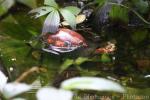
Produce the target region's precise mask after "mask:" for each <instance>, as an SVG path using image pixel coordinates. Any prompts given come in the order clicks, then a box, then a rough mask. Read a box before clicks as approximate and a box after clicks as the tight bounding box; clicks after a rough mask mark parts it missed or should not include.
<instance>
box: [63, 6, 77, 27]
mask: <svg viewBox="0 0 150 100" xmlns="http://www.w3.org/2000/svg"><path fill="white" fill-rule="evenodd" d="M60 13H61V14H62V16H63V17H64V20H66V21H67V23H69V25H70V26H71V27H72V28H73V29H75V28H76V18H75V16H74V14H72V13H71V12H70V11H69V10H67V9H60Z"/></svg>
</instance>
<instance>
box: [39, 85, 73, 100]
mask: <svg viewBox="0 0 150 100" xmlns="http://www.w3.org/2000/svg"><path fill="white" fill-rule="evenodd" d="M36 97H37V100H72V97H73V93H72V92H71V91H66V90H61V89H55V88H52V87H47V88H42V89H40V90H39V91H38V92H37V94H36Z"/></svg>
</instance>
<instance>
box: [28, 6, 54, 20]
mask: <svg viewBox="0 0 150 100" xmlns="http://www.w3.org/2000/svg"><path fill="white" fill-rule="evenodd" d="M54 10H55V9H54V8H53V7H46V6H45V7H39V8H36V9H33V10H31V11H30V12H29V13H36V15H35V18H38V17H41V16H43V15H46V14H48V13H50V12H51V11H54Z"/></svg>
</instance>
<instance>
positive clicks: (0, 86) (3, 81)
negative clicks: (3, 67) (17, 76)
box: [0, 71, 8, 92]
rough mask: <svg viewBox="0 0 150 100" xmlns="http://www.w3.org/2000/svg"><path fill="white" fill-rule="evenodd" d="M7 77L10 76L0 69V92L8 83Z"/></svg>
mask: <svg viewBox="0 0 150 100" xmlns="http://www.w3.org/2000/svg"><path fill="white" fill-rule="evenodd" d="M7 79H8V78H7V77H6V76H5V75H4V73H3V72H1V71H0V80H1V81H0V92H2V90H3V88H4V86H5V85H6V83H7Z"/></svg>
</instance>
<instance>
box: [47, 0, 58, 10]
mask: <svg viewBox="0 0 150 100" xmlns="http://www.w3.org/2000/svg"><path fill="white" fill-rule="evenodd" d="M44 4H45V5H48V6H52V7H55V8H58V4H57V3H56V2H55V0H44Z"/></svg>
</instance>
